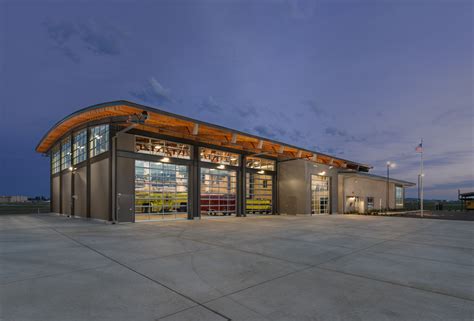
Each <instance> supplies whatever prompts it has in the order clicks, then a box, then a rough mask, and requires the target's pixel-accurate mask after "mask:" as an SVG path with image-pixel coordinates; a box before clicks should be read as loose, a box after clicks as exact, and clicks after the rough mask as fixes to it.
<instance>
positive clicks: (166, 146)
mask: <svg viewBox="0 0 474 321" xmlns="http://www.w3.org/2000/svg"><path fill="white" fill-rule="evenodd" d="M135 151H136V152H137V153H144V154H152V155H160V156H167V157H174V158H182V159H191V146H189V145H186V144H181V143H175V142H170V141H167V140H162V139H155V138H147V137H141V136H135Z"/></svg>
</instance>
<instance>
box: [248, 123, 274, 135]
mask: <svg viewBox="0 0 474 321" xmlns="http://www.w3.org/2000/svg"><path fill="white" fill-rule="evenodd" d="M253 130H254V131H255V132H256V133H257V134H258V135H259V136H263V137H267V138H275V137H276V134H275V132H274V131H273V130H272V129H271V128H270V127H268V126H265V125H257V126H255V127H254V128H253Z"/></svg>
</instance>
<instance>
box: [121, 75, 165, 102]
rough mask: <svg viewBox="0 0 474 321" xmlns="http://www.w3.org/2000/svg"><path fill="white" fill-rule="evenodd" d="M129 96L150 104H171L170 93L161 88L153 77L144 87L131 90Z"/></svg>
mask: <svg viewBox="0 0 474 321" xmlns="http://www.w3.org/2000/svg"><path fill="white" fill-rule="evenodd" d="M129 93H130V95H132V96H133V97H135V98H138V99H140V100H142V101H144V102H146V103H150V104H158V105H161V104H165V103H172V102H173V99H172V98H171V91H170V90H169V89H167V88H165V87H163V86H162V85H161V84H160V83H159V82H158V81H157V80H156V79H155V78H154V77H151V78H150V79H149V80H148V81H147V82H146V83H145V85H144V86H143V87H142V88H140V89H136V90H131V91H130V92H129Z"/></svg>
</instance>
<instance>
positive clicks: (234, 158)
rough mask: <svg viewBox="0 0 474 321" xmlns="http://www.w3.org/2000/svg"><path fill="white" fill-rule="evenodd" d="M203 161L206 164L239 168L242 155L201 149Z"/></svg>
mask: <svg viewBox="0 0 474 321" xmlns="http://www.w3.org/2000/svg"><path fill="white" fill-rule="evenodd" d="M200 155H201V161H202V162H206V163H214V164H222V165H231V166H239V164H240V161H239V160H240V155H239V154H235V153H231V152H226V151H223V150H216V149H210V148H203V147H202V148H201V149H200Z"/></svg>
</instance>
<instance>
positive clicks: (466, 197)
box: [458, 190, 474, 210]
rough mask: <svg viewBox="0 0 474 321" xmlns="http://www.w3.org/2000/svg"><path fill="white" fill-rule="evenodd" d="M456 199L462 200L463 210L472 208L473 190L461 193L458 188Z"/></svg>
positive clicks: (473, 208)
mask: <svg viewBox="0 0 474 321" xmlns="http://www.w3.org/2000/svg"><path fill="white" fill-rule="evenodd" d="M458 199H459V200H460V201H461V202H462V208H463V209H464V210H474V192H468V193H461V191H459V190H458Z"/></svg>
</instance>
